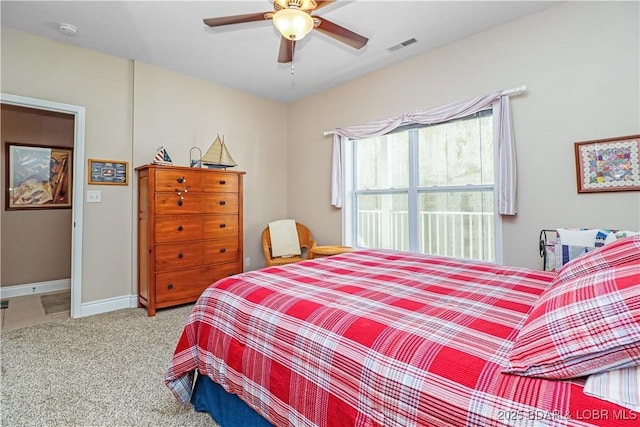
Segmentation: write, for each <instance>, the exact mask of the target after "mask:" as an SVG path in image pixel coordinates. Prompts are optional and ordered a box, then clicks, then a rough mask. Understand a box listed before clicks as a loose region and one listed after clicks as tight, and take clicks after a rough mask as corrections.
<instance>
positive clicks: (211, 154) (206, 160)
mask: <svg viewBox="0 0 640 427" xmlns="http://www.w3.org/2000/svg"><path fill="white" fill-rule="evenodd" d="M202 164H203V165H206V166H207V167H209V168H230V167H234V166H236V165H237V163H236V162H235V160H233V157H231V154H229V150H227V146H226V145H224V136H223V137H222V139H220V135H217V136H216V139H215V141H213V144H211V147H209V149H208V150H207V152H206V153H204V156H202Z"/></svg>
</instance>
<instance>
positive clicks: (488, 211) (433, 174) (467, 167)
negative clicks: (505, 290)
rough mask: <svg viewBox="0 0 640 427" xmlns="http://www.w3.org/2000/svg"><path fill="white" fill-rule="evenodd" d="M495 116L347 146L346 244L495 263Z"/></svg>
mask: <svg viewBox="0 0 640 427" xmlns="http://www.w3.org/2000/svg"><path fill="white" fill-rule="evenodd" d="M493 141H494V137H493V117H492V112H491V110H486V111H482V112H479V113H477V114H474V115H472V116H468V117H465V118H463V119H459V120H453V121H449V122H445V123H440V124H436V125H428V126H422V125H416V126H409V127H404V128H398V129H396V130H395V131H394V132H392V133H389V134H386V135H383V136H378V137H373V138H366V139H360V140H357V141H350V142H349V143H348V144H347V147H346V153H345V160H346V162H345V165H346V173H345V178H346V179H345V184H346V187H345V188H346V191H345V194H346V195H347V197H346V198H345V210H344V212H345V218H344V220H345V227H344V230H345V243H347V244H349V245H351V246H355V247H359V248H380V249H394V250H402V251H411V252H417V253H425V254H432V255H444V256H453V257H459V258H468V259H477V260H486V261H496V260H499V258H501V257H500V256H499V254H497V253H496V249H495V246H496V245H495V242H496V241H497V239H496V235H497V234H498V235H499V231H500V222H499V221H500V219H499V217H500V216H499V215H494V212H495V210H496V209H495V203H494V182H495V177H494V172H495V167H494V158H495V155H494V143H493Z"/></svg>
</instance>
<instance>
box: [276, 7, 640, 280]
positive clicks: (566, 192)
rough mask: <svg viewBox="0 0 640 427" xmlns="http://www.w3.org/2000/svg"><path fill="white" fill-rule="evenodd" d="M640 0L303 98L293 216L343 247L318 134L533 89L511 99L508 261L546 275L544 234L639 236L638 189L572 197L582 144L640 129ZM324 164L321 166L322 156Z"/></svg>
mask: <svg viewBox="0 0 640 427" xmlns="http://www.w3.org/2000/svg"><path fill="white" fill-rule="evenodd" d="M638 17H639V4H638V3H637V2H621V3H611V2H570V3H567V4H564V5H561V6H558V7H555V8H552V9H549V10H547V11H544V12H541V13H539V14H536V15H533V16H530V17H527V18H524V19H521V20H518V21H515V22H513V23H510V24H507V25H504V26H501V27H498V28H495V29H492V30H489V31H486V32H484V33H481V34H478V35H476V36H473V37H470V38H468V39H465V40H462V41H459V42H457V43H454V44H451V45H448V46H445V47H443V48H441V49H438V50H436V51H433V52H431V53H427V54H425V55H422V56H419V57H417V58H414V59H412V60H409V61H406V62H404V63H401V64H398V65H396V66H392V67H388V68H386V69H383V70H381V71H378V72H375V73H372V74H370V75H368V76H366V77H364V78H361V79H358V80H356V81H353V82H349V83H346V84H344V85H342V86H340V87H336V88H333V89H331V90H327V91H324V92H322V93H320V94H318V95H315V96H311V97H308V98H306V99H303V100H301V101H299V102H297V103H295V104H293V105H291V106H290V108H289V127H288V129H289V138H288V141H289V147H288V150H287V151H288V153H289V167H288V169H289V176H290V177H304V178H305V179H295V180H294V179H290V180H289V194H288V197H289V205H288V213H289V216H291V217H295V218H297V219H299V220H300V221H302V222H304V223H306V224H308V225H309V226H310V227H312V229H313V231H314V234H315V235H316V237H317V240H318V241H319V243H320V244H331V243H336V242H340V239H341V211H340V210H338V209H335V208H332V207H331V206H330V203H329V202H330V185H329V184H330V163H331V145H332V144H331V141H332V138H331V137H330V136H328V137H323V136H322V132H323V131H325V130H331V129H334V128H336V127H340V126H350V125H356V124H362V123H366V122H369V121H372V120H376V119H381V118H386V117H390V116H395V115H398V114H402V113H405V112H412V111H416V110H425V109H429V108H431V107H436V106H439V105H444V104H448V103H451V102H456V101H462V100H465V99H469V98H473V97H475V96H479V95H484V94H487V93H491V92H494V91H497V90H502V89H508V88H512V87H516V86H520V85H523V84H525V85H527V86H528V90H527V92H526V94H524V95H521V96H517V97H513V98H512V108H513V109H512V111H513V119H514V121H515V134H516V144H517V163H518V206H519V213H518V215H517V216H516V217H514V218H508V219H506V220H505V221H504V223H503V231H504V239H503V240H504V252H505V257H504V262H505V263H506V264H512V265H519V266H527V267H534V268H540V266H541V259H540V257H539V255H538V252H537V239H538V233H539V230H540V229H541V228H557V227H563V226H576V227H607V228H621V229H633V230H640V193H638V192H618V193H598V194H581V195H578V194H577V191H576V178H575V164H574V154H573V153H574V152H573V149H574V145H573V143H574V142H576V141H583V140H592V139H600V138H607V137H614V136H622V135H630V134H638V133H640V106H639V104H640V87H639V80H640V77H639V76H640V68H639V64H640V57H639V56H640V46H639V45H640V34H639V19H638ZM318 159H324V160H323V161H318Z"/></svg>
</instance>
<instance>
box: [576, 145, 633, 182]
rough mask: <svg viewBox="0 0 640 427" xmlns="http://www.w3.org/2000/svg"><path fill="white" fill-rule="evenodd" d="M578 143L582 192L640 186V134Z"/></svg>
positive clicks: (577, 175)
mask: <svg viewBox="0 0 640 427" xmlns="http://www.w3.org/2000/svg"><path fill="white" fill-rule="evenodd" d="M574 145H575V155H576V177H577V181H578V193H597V192H603V191H634V190H635V191H638V190H640V157H639V151H640V135H630V136H621V137H617V138H607V139H598V140H593V141H583V142H576V143H575V144H574Z"/></svg>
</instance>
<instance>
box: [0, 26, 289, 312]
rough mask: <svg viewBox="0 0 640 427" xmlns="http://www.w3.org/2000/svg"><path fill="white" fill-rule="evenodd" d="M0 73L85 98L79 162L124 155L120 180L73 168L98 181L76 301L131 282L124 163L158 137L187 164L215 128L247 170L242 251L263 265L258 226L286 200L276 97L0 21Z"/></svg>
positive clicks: (23, 86) (13, 88)
mask: <svg viewBox="0 0 640 427" xmlns="http://www.w3.org/2000/svg"><path fill="white" fill-rule="evenodd" d="M1 77H2V80H1V87H0V90H1V91H2V92H3V93H7V94H13V95H20V96H27V97H32V98H39V99H45V100H50V101H55V102H62V103H67V104H72V105H80V106H84V107H85V108H86V133H85V158H84V159H81V160H80V161H82V162H85V167H86V162H87V159H88V158H98V159H112V160H121V161H128V162H129V165H130V173H131V179H130V184H129V185H128V186H126V187H124V186H109V185H102V186H96V185H91V186H89V185H87V180H86V179H87V178H86V176H85V177H83V179H84V184H85V192H86V191H87V190H100V191H102V203H86V202H85V203H84V215H83V223H84V224H83V225H84V227H83V254H82V256H83V259H82V302H83V303H88V302H95V301H103V300H108V299H109V298H117V297H122V296H129V295H135V293H136V292H137V291H136V288H137V283H136V279H135V277H136V268H137V266H136V252H135V247H136V233H137V230H136V228H135V227H136V224H135V217H136V216H135V209H136V206H135V203H136V190H137V187H136V183H135V173H134V171H133V169H134V168H135V167H136V166H139V165H141V164H143V163H148V162H150V161H151V160H152V159H153V156H154V154H155V150H156V148H157V147H158V146H160V145H164V146H165V147H166V148H167V150H168V151H169V153H170V155H171V156H172V159H173V161H174V163H175V164H178V165H188V163H189V149H190V148H191V147H192V146H198V147H200V148H201V149H202V150H203V152H204V151H206V148H208V146H209V144H210V143H211V142H212V141H213V139H214V138H215V136H216V133H220V135H221V136H222V135H224V136H225V141H226V143H227V145H228V147H229V150H230V151H231V154H232V155H233V157H234V159H235V160H236V161H237V162H238V165H239V166H238V169H239V170H244V171H246V172H247V174H246V175H245V180H244V182H245V188H244V196H245V200H244V202H245V215H244V230H245V242H244V248H245V257H250V258H251V266H250V267H249V268H250V269H253V268H258V267H260V266H263V265H264V257H263V255H262V249H261V246H260V232H261V231H262V228H263V227H264V225H265V224H266V222H267V221H270V220H272V219H275V218H282V217H284V216H286V209H287V192H286V186H287V171H286V167H285V166H284V165H286V158H287V153H286V132H284V130H286V125H287V114H286V105H284V104H280V103H277V102H272V101H268V100H265V99H262V98H258V97H256V96H253V95H249V94H247V93H244V92H241V91H237V90H232V89H229V88H226V87H223V86H220V85H216V84H213V83H207V82H204V81H201V80H198V79H194V78H191V77H188V76H185V75H180V74H177V73H174V72H170V71H166V70H162V69H159V68H157V67H152V66H149V65H146V64H143V63H134V62H132V61H127V60H124V59H120V58H116V57H113V56H109V55H105V54H101V53H97V52H93V51H90V50H86V49H81V48H76V47H72V46H68V45H65V44H62V43H58V42H55V41H51V40H48V39H45V38H41V37H37V36H33V35H30V34H27V33H24V32H20V31H16V30H13V29H10V28H6V27H3V28H2V76H1ZM134 99H135V102H134ZM85 199H86V197H85ZM2 238H3V239H5V234H4V233H3V235H2ZM3 246H6V245H3ZM8 250H11V249H10V248H8V247H3V248H2V252H3V253H4V252H5V251H8Z"/></svg>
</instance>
